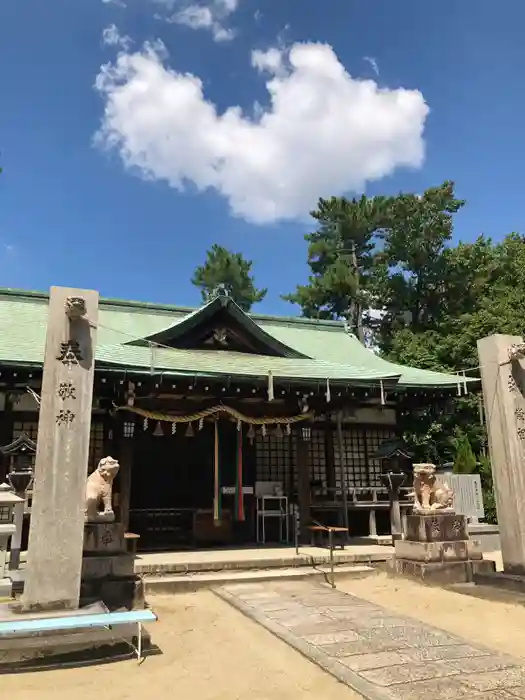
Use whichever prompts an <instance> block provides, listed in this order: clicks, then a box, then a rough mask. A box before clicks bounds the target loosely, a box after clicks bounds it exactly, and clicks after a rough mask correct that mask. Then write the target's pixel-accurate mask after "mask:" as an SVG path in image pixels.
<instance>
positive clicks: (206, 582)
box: [144, 564, 378, 595]
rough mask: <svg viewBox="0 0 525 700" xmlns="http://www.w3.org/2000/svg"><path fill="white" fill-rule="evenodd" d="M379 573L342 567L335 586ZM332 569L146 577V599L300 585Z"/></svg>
mask: <svg viewBox="0 0 525 700" xmlns="http://www.w3.org/2000/svg"><path fill="white" fill-rule="evenodd" d="M377 572H378V569H375V568H373V567H371V566H366V565H364V564H351V565H340V566H336V567H335V568H334V573H335V582H336V585H337V581H338V580H340V579H341V578H345V579H346V578H363V577H366V576H374V575H375V574H376V573H377ZM329 577H330V569H329V567H326V566H322V567H319V568H314V567H311V566H301V567H293V568H281V569H265V570H260V569H258V570H251V571H247V570H228V571H207V572H203V573H188V574H179V575H174V576H171V575H168V576H145V577H144V585H145V589H146V595H149V594H155V593H182V592H188V591H196V590H198V589H200V588H211V587H215V586H222V585H225V584H229V583H264V582H266V581H286V580H291V581H300V580H304V579H315V578H321V579H328V580H329Z"/></svg>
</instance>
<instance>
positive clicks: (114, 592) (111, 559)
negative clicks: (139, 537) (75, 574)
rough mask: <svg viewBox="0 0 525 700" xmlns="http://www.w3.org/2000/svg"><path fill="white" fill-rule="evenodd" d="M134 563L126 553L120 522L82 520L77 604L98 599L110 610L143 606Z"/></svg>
mask: <svg viewBox="0 0 525 700" xmlns="http://www.w3.org/2000/svg"><path fill="white" fill-rule="evenodd" d="M134 562H135V557H134V556H133V555H132V554H128V553H127V552H126V547H125V541H124V525H123V524H122V523H86V525H85V528H84V553H83V557H82V582H81V587H80V600H81V605H88V604H90V603H93V602H95V601H99V600H101V601H102V602H103V603H104V604H105V605H106V606H107V607H108V608H109V609H110V610H117V609H119V608H128V609H132V608H143V607H144V593H143V586H142V581H141V580H140V577H139V576H137V575H136V574H135V572H134Z"/></svg>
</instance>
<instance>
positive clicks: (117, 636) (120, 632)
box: [0, 625, 153, 673]
mask: <svg viewBox="0 0 525 700" xmlns="http://www.w3.org/2000/svg"><path fill="white" fill-rule="evenodd" d="M136 634H137V629H136V625H122V626H119V628H118V629H115V630H84V631H77V632H68V633H67V634H64V633H63V632H62V633H57V632H54V633H53V634H48V635H45V636H42V635H39V636H31V637H18V638H14V637H4V638H2V639H0V673H13V672H20V671H30V670H40V669H49V668H63V667H64V666H65V665H80V664H82V665H85V664H86V663H97V662H100V661H107V660H111V659H119V658H129V657H131V656H134V652H133V649H132V648H131V647H130V646H129V643H126V642H132V643H133V644H134V645H135V646H136V642H137V640H136ZM142 645H143V649H144V652H145V653H146V654H147V653H148V652H150V653H151V651H153V646H152V643H151V637H150V635H149V633H148V632H147V630H146V629H145V628H144V627H143V634H142Z"/></svg>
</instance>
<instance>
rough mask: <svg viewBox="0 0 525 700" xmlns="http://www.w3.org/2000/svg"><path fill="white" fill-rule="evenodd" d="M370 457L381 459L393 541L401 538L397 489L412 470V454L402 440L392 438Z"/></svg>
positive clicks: (382, 478)
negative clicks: (388, 501) (388, 500)
mask: <svg viewBox="0 0 525 700" xmlns="http://www.w3.org/2000/svg"><path fill="white" fill-rule="evenodd" d="M372 458H373V459H379V460H381V481H382V483H383V485H384V486H386V488H387V490H388V497H389V499H390V530H391V532H392V540H393V542H395V541H396V540H400V539H402V538H403V527H402V524H401V508H400V505H399V490H400V488H401V487H402V486H403V485H404V484H405V483H406V482H407V480H408V474H409V472H411V471H412V455H411V454H410V452H409V451H408V449H407V447H406V445H405V443H404V442H403V441H402V440H400V439H398V438H394V439H391V440H385V442H383V443H381V445H380V446H379V448H378V449H377V451H376V452H375V453H374V454H373V455H372Z"/></svg>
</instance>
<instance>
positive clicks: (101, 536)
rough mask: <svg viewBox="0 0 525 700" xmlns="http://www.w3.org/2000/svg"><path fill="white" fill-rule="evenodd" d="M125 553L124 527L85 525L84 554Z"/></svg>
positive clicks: (106, 524)
mask: <svg viewBox="0 0 525 700" xmlns="http://www.w3.org/2000/svg"><path fill="white" fill-rule="evenodd" d="M125 551H126V546H125V542H124V525H123V524H122V523H86V524H85V526H84V553H85V554H116V553H117V552H125Z"/></svg>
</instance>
